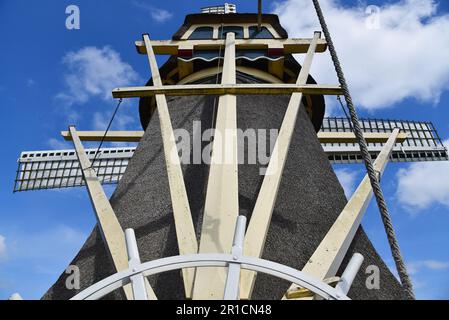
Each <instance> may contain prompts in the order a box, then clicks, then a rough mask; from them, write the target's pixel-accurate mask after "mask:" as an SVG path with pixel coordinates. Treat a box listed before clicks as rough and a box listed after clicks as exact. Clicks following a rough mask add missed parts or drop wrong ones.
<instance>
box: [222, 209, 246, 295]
mask: <svg viewBox="0 0 449 320" xmlns="http://www.w3.org/2000/svg"><path fill="white" fill-rule="evenodd" d="M245 229H246V217H244V216H239V217H238V218H237V225H236V227H235V233H234V241H233V243H232V252H231V254H232V257H233V258H234V260H235V261H236V263H230V264H229V267H228V276H227V278H226V287H225V291H224V300H239V298H240V296H239V291H240V271H241V265H240V263H238V260H239V259H240V257H241V256H242V255H243V241H244V239H245Z"/></svg>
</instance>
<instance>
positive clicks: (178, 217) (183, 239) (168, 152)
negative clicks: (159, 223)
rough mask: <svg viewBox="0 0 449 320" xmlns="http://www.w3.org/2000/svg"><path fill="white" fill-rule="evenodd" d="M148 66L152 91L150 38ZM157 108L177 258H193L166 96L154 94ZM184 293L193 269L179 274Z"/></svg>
mask: <svg viewBox="0 0 449 320" xmlns="http://www.w3.org/2000/svg"><path fill="white" fill-rule="evenodd" d="M143 39H144V42H145V48H146V52H147V53H148V62H149V63H150V68H151V75H152V78H153V84H154V86H155V87H162V81H161V77H160V74H159V68H158V66H157V61H156V57H155V55H154V52H153V47H152V43H151V41H150V37H149V36H148V35H147V34H145V35H143ZM155 97H156V104H157V110H158V115H159V122H160V125H161V134H162V142H163V145H164V154H165V163H166V166H167V175H168V182H169V185H170V196H171V202H172V208H173V216H174V220H175V229H176V237H177V240H178V247H179V254H181V255H184V254H194V253H197V252H198V241H197V239H196V234H195V227H194V225H193V221H192V214H191V212H190V205H189V200H188V198H187V191H186V187H185V183H184V177H183V173H182V168H181V161H180V159H179V156H178V149H177V146H176V141H175V136H174V133H173V127H172V124H171V120H170V114H169V111H168V105H167V100H166V98H165V95H163V94H157V95H156V96H155ZM182 275H183V281H184V289H185V294H186V297H187V298H190V297H191V294H192V287H193V280H194V277H195V269H194V268H188V269H183V270H182Z"/></svg>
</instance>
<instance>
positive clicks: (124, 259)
mask: <svg viewBox="0 0 449 320" xmlns="http://www.w3.org/2000/svg"><path fill="white" fill-rule="evenodd" d="M69 131H70V135H71V136H72V140H73V145H74V146H75V150H76V155H77V157H78V161H79V164H80V168H81V170H82V172H83V177H84V181H85V183H86V187H87V191H88V193H89V197H90V200H91V202H92V206H93V208H94V211H95V215H96V218H97V222H98V226H99V228H100V232H101V235H102V237H103V241H104V243H105V245H106V248H107V250H108V252H109V254H110V256H111V258H112V262H113V264H114V267H115V269H116V270H117V272H119V271H123V270H126V269H128V255H127V252H126V243H125V235H124V233H123V229H122V227H121V225H120V222H119V221H118V219H117V217H116V215H115V213H114V209H112V206H111V203H110V202H109V200H108V198H107V197H106V194H105V193H104V190H103V187H102V186H101V183H100V181H99V180H98V178H97V174H96V173H95V170H94V169H93V168H92V165H91V162H90V160H89V158H88V157H87V155H86V151H85V150H84V147H83V145H82V143H81V140H80V138H79V137H78V135H77V133H76V129H75V127H74V126H70V127H69ZM123 289H124V291H125V295H126V298H127V299H128V300H132V298H133V294H132V291H131V287H130V286H129V285H128V286H125V287H124V288H123ZM147 289H148V290H149V292H148V294H149V296H150V297H151V298H152V299H156V295H155V294H154V292H153V290H152V288H151V287H150V285H149V284H147Z"/></svg>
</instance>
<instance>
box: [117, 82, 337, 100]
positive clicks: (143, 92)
mask: <svg viewBox="0 0 449 320" xmlns="http://www.w3.org/2000/svg"><path fill="white" fill-rule="evenodd" d="M296 92H297V93H303V94H306V95H342V94H343V92H342V90H341V87H340V86H339V85H322V84H301V85H299V84H265V83H263V84H262V83H261V84H228V83H226V84H187V85H167V86H164V87H155V86H142V87H127V88H116V89H114V90H113V91H112V96H113V97H114V98H142V97H152V96H154V95H156V94H165V95H167V96H202V95H225V94H233V95H238V94H292V93H296Z"/></svg>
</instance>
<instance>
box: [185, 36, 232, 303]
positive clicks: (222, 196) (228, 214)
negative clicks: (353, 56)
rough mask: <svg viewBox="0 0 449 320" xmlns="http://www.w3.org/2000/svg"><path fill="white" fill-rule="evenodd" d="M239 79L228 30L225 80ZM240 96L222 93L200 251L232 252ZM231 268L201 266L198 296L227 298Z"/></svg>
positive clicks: (224, 81) (224, 67) (198, 270)
mask: <svg viewBox="0 0 449 320" xmlns="http://www.w3.org/2000/svg"><path fill="white" fill-rule="evenodd" d="M235 82H236V66H235V35H234V33H227V34H226V47H225V56H224V65H223V74H222V83H223V84H234V83H235ZM236 104H237V98H236V96H235V95H223V96H220V98H219V102H218V108H217V120H216V125H215V136H214V142H213V145H212V158H211V165H210V169H209V178H208V184H207V191H206V200H205V205H204V215H203V225H202V229H201V242H200V250H199V252H200V253H230V252H231V248H232V240H233V235H234V230H235V224H236V221H237V217H238V213H239V204H238V165H237V164H238V158H237V106H236ZM226 274H227V270H225V268H198V269H197V271H196V278H195V285H194V289H193V298H194V299H214V300H216V299H223V294H224V288H225V282H226Z"/></svg>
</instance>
